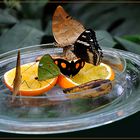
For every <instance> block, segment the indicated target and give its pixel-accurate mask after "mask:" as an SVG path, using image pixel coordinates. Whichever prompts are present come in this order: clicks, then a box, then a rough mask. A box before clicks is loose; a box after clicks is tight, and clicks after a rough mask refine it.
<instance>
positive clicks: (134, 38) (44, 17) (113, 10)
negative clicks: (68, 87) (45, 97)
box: [0, 0, 140, 138]
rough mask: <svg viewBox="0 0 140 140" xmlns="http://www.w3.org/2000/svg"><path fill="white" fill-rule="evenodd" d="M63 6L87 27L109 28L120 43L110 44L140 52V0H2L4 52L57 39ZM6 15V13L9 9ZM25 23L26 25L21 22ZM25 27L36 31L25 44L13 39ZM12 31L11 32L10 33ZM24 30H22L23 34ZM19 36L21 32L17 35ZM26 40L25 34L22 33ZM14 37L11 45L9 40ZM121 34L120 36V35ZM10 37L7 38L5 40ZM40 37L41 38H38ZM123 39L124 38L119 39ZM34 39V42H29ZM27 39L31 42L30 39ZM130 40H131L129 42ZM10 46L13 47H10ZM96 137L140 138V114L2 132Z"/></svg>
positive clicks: (0, 19) (0, 37)
mask: <svg viewBox="0 0 140 140" xmlns="http://www.w3.org/2000/svg"><path fill="white" fill-rule="evenodd" d="M59 4H60V5H62V6H63V7H64V8H65V10H66V11H69V14H70V15H73V17H74V18H75V19H78V20H79V21H80V22H81V23H83V25H84V26H85V27H90V28H93V29H95V30H97V31H98V30H103V31H107V32H108V34H109V35H110V36H111V37H112V38H113V41H114V42H115V43H116V45H110V47H113V48H118V49H123V50H126V51H131V52H134V53H138V54H140V2H139V1H135V2H133V1H117V0H116V1H108V2H106V1H94V2H93V1H89V2H86V1H82V2H79V1H59V2H57V1H49V2H48V1H47V0H44V1H43V0H42V1H40V2H39V1H34V2H33V1H30V2H29V1H26V0H25V1H18V0H17V1H16V0H14V2H13V3H10V1H7V2H4V1H0V10H1V11H0V53H4V52H6V51H9V50H11V49H15V48H20V47H24V46H28V45H35V44H41V43H47V42H52V41H54V38H53V36H52V32H51V28H50V25H51V17H52V14H53V12H54V10H55V8H56V7H57V5H59ZM7 9H8V12H7V14H6V15H3V14H2V12H4V11H7ZM21 23H22V24H21ZM19 24H20V31H21V32H22V29H23V28H24V27H25V26H28V29H32V30H34V34H35V35H34V34H32V36H31V38H29V39H25V42H23V44H21V45H22V46H18V45H15V44H16V43H17V42H18V41H20V40H19V38H18V37H17V40H14V41H15V42H14V41H13V39H12V35H13V34H14V35H16V33H17V32H18V31H19V29H17V26H19ZM8 31H10V32H12V33H11V34H10V33H9V32H8ZM21 32H20V33H21ZM17 36H18V35H17ZM20 36H21V39H24V36H26V35H24V34H23V33H22V34H20ZM8 37H9V40H10V39H11V40H12V41H11V42H10V45H9V44H8V43H7V40H8ZM116 37H117V38H116ZM5 38H6V40H5ZM38 38H39V39H38ZM118 38H119V39H120V38H121V39H122V40H119V39H118ZM30 39H32V40H33V41H32V42H31V41H29V40H30ZM26 40H27V41H26ZM126 41H127V43H126ZM9 46H10V47H9ZM17 137H18V138H19V137H20V138H21V137H22V138H25V137H26V138H27V137H28V138H39V137H41V138H64V137H65V138H74V137H75V138H79V137H80V138H87V137H90V138H95V137H102V138H104V137H125V138H128V137H131V138H132V137H140V113H139V112H138V113H136V114H134V115H131V116H129V117H127V118H125V119H123V120H120V121H117V122H114V123H111V124H108V125H105V126H100V127H98V128H93V129H89V130H82V131H77V132H71V133H64V134H52V135H21V134H11V133H2V132H1V133H0V138H17Z"/></svg>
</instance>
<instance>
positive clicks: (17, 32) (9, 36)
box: [0, 23, 44, 53]
mask: <svg viewBox="0 0 140 140" xmlns="http://www.w3.org/2000/svg"><path fill="white" fill-rule="evenodd" d="M43 35H44V33H43V32H42V31H40V30H37V29H35V28H33V27H30V26H27V25H25V24H22V23H18V24H16V25H15V26H14V27H13V28H11V29H10V30H9V31H7V32H6V33H4V34H3V35H2V36H1V37H0V53H4V52H7V51H10V50H13V49H18V48H22V47H27V46H31V45H38V44H40V41H41V38H42V36H43Z"/></svg>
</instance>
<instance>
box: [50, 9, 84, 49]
mask: <svg viewBox="0 0 140 140" xmlns="http://www.w3.org/2000/svg"><path fill="white" fill-rule="evenodd" d="M84 30H85V29H84V27H83V25H82V24H81V23H80V22H78V21H76V20H74V19H72V17H71V16H69V15H68V14H67V13H66V11H65V10H64V9H63V8H62V7H61V6H58V7H57V8H56V10H55V12H54V15H53V19H52V31H53V36H54V38H55V40H56V42H57V43H58V45H59V46H60V47H65V46H68V45H72V44H74V42H75V41H76V39H77V38H78V37H79V35H80V34H81V33H82V32H84Z"/></svg>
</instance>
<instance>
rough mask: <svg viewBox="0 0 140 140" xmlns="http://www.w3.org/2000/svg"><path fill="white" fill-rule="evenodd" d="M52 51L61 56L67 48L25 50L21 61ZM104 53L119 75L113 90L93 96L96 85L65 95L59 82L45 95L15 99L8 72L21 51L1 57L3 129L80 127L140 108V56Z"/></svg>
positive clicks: (35, 130) (44, 130)
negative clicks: (10, 88) (6, 79)
mask: <svg viewBox="0 0 140 140" xmlns="http://www.w3.org/2000/svg"><path fill="white" fill-rule="evenodd" d="M47 53H49V54H61V53H62V49H61V48H54V46H53V44H47V45H46V44H45V45H36V46H30V47H26V48H23V49H21V58H22V59H21V63H22V64H25V63H28V62H34V61H35V60H36V58H37V57H38V56H41V55H43V54H47ZM103 53H104V58H103V61H104V62H105V63H108V65H110V66H111V67H112V68H113V69H114V71H115V74H116V78H115V80H114V81H112V82H111V84H112V85H113V89H112V90H111V92H110V93H109V94H105V95H102V96H99V97H96V98H94V93H95V92H96V91H97V90H98V89H97V88H95V89H90V90H86V91H84V92H78V93H72V94H64V93H63V92H62V89H61V88H60V87H58V86H55V87H54V88H53V89H52V90H50V91H49V92H48V93H45V94H44V95H42V96H34V97H26V96H24V97H18V96H17V97H16V99H15V101H14V102H11V97H12V96H11V93H10V91H9V90H8V89H7V88H6V86H5V84H4V82H3V75H4V73H5V72H6V71H8V70H10V69H12V68H13V67H15V65H16V55H17V50H14V51H11V52H7V53H5V54H2V55H0V131H2V132H11V133H21V134H54V133H64V132H71V131H78V130H84V129H89V128H94V127H98V126H101V125H105V124H109V123H112V122H114V121H117V120H120V119H122V118H125V117H127V116H129V115H131V114H134V113H136V112H137V111H139V110H140V107H139V106H140V98H139V97H140V94H139V89H140V84H139V82H140V78H139V77H140V56H138V55H136V54H132V53H128V52H125V51H120V50H116V49H108V48H103ZM99 88H100V87H99ZM89 95H90V96H89Z"/></svg>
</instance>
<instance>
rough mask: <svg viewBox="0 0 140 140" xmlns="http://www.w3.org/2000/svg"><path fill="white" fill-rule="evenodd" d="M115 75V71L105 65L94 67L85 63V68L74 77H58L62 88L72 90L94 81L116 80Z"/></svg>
mask: <svg viewBox="0 0 140 140" xmlns="http://www.w3.org/2000/svg"><path fill="white" fill-rule="evenodd" d="M114 78H115V73H114V71H113V69H112V68H111V67H110V66H109V65H107V64H104V63H101V64H100V65H98V66H94V65H92V64H89V63H85V66H84V67H83V68H82V69H81V70H80V71H79V73H78V74H76V75H75V76H73V77H70V78H68V77H66V76H65V75H62V74H61V75H60V76H59V77H58V81H57V83H58V85H59V86H61V87H62V88H71V87H74V86H76V85H79V84H83V83H86V82H89V81H92V80H97V79H109V80H114Z"/></svg>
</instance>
